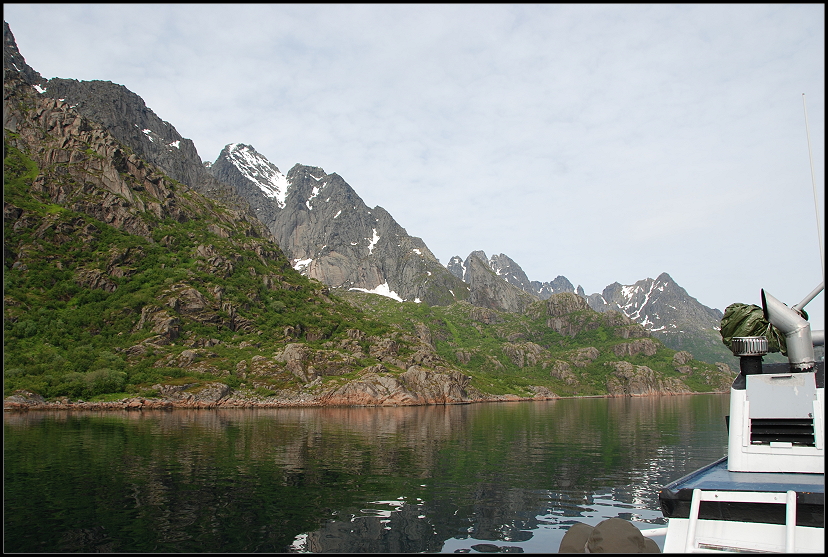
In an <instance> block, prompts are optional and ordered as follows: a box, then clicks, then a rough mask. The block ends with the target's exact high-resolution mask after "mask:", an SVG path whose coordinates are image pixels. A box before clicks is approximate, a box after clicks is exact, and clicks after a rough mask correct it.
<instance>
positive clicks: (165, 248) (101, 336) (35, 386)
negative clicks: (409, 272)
mask: <svg viewBox="0 0 828 557" xmlns="http://www.w3.org/2000/svg"><path fill="white" fill-rule="evenodd" d="M3 162H4V184H3V185H4V192H3V193H4V200H5V202H6V203H7V204H10V205H12V206H14V207H17V208H20V209H23V210H24V212H25V214H24V216H23V217H22V218H20V219H17V220H14V219H6V220H5V222H4V248H5V257H4V260H5V264H6V269H5V272H4V274H3V290H4V302H5V303H4V305H5V315H4V351H3V359H4V379H5V381H4V395H6V396H8V395H9V394H10V393H11V392H13V391H15V390H17V389H27V390H30V391H33V392H37V393H39V394H42V395H44V396H46V397H60V396H67V397H71V398H85V399H86V398H89V397H94V396H96V395H102V394H106V393H118V394H126V393H132V394H137V393H141V392H145V391H146V390H147V389H148V388H149V386H151V385H152V384H153V383H157V382H160V381H168V380H170V379H179V380H181V381H182V382H184V381H204V380H213V379H215V380H221V381H223V382H225V383H227V384H229V385H231V386H238V385H239V383H240V381H239V380H238V379H237V378H236V377H235V369H236V365H237V364H238V363H239V361H241V360H242V359H245V358H248V359H249V358H251V357H252V356H254V355H257V354H260V353H265V354H269V353H272V352H273V350H275V349H276V348H277V347H279V345H280V344H281V345H283V344H284V341H285V338H284V333H283V332H282V331H283V330H284V329H285V328H290V330H291V331H292V333H291V334H292V335H294V336H295V337H296V340H301V341H305V342H307V343H308V344H310V345H319V344H320V343H321V342H323V341H324V340H329V339H335V338H343V337H345V335H346V331H347V329H354V328H355V329H359V330H362V331H363V332H364V333H365V334H367V335H377V334H382V333H384V332H386V331H387V327H386V326H385V325H383V324H381V323H379V322H377V321H376V320H373V319H371V318H367V317H365V316H364V315H362V314H361V312H359V311H357V310H356V309H355V308H353V307H352V306H350V305H348V304H344V303H342V302H339V301H337V300H336V299H332V298H328V297H327V296H325V295H324V292H325V291H326V289H325V288H324V287H323V286H322V285H320V284H319V283H317V282H315V281H311V280H309V279H307V278H306V277H303V276H302V275H300V274H299V273H297V272H296V271H294V270H293V269H292V268H290V266H289V264H288V262H287V260H286V258H285V257H284V255H282V253H281V251H279V250H278V248H277V247H276V246H275V245H272V244H270V245H269V246H268V245H267V243H266V242H264V241H258V242H252V241H249V239H247V238H244V237H239V236H238V235H231V236H230V237H223V236H219V235H217V234H215V233H213V232H211V231H210V227H209V224H210V223H209V222H203V221H196V220H189V221H187V222H184V223H179V222H175V221H172V220H170V219H167V220H165V221H161V222H158V223H157V225H156V227H155V228H154V230H153V231H152V238H151V239H150V238H144V237H141V236H135V235H130V234H127V233H125V232H123V231H121V230H118V229H117V228H114V227H112V226H110V225H108V224H105V223H103V222H100V221H98V220H96V219H94V218H92V217H90V216H88V215H86V214H83V213H79V212H75V211H72V210H71V209H68V208H66V207H63V206H60V205H56V204H54V203H50V202H49V201H48V200H42V199H39V198H38V197H37V196H36V195H33V194H32V192H31V190H30V187H31V184H32V181H33V180H34V178H35V177H36V176H37V175H38V174H39V170H38V168H37V165H36V164H35V162H34V161H33V160H32V159H30V158H29V157H27V156H26V155H24V154H23V153H22V152H20V151H19V150H18V149H16V148H15V147H13V146H11V145H8V144H6V143H5V142H4V161H3ZM198 246H209V247H210V248H211V250H212V251H211V253H215V254H217V256H216V257H218V258H221V259H222V260H223V261H226V262H227V263H229V264H228V265H225V266H224V267H223V268H222V269H221V271H222V272H224V273H225V274H223V275H220V276H217V274H216V272H217V270H216V268H214V267H213V266H212V265H211V264H210V262H209V261H208V259H209V258H205V257H199V256H198V255H197V248H198ZM257 247H258V248H261V247H264V248H265V249H269V251H270V253H268V254H267V255H268V256H267V257H266V258H265V257H262V256H260V255H259V253H257V252H256V248H257ZM259 251H260V252H261V249H260V250H259ZM231 254H232V255H231ZM15 261H17V263H16V264H14V263H15ZM13 264H14V265H13ZM264 277H267V278H268V280H269V281H270V282H276V283H278V287H275V288H274V287H268V286H266V281H265V280H264ZM184 288H192V289H195V290H197V291H198V292H199V293H200V294H202V295H203V296H204V297H205V298H210V297H213V296H214V294H211V289H212V291H213V292H215V289H216V288H220V290H221V301H222V305H221V307H222V308H225V309H220V310H218V311H217V312H216V314H215V315H212V316H211V315H207V316H199V315H193V316H192V317H191V318H186V317H184V316H181V317H180V319H181V322H180V324H179V327H180V330H179V331H178V334H179V336H180V340H178V342H173V343H171V344H170V345H168V346H164V350H165V353H166V352H171V353H172V354H180V353H181V352H182V351H184V350H185V349H187V347H188V346H187V341H188V340H195V339H199V338H201V339H204V338H207V339H215V340H217V341H218V342H217V343H216V345H215V346H213V347H212V348H211V353H212V354H214V355H213V356H211V357H209V358H208V359H209V362H208V363H210V364H212V367H213V368H215V369H214V371H213V372H212V373H210V372H201V373H199V372H191V371H185V370H183V369H181V368H178V367H169V366H159V367H156V366H157V364H156V361H155V358H153V357H152V356H153V353H152V352H153V350H154V348H153V347H152V346H151V345H148V346H150V348H149V352H148V353H147V354H145V357H143V358H134V357H133V358H130V357H129V356H128V355H127V354H126V350H127V349H128V348H129V347H132V346H135V345H137V344H139V343H141V342H142V341H146V340H148V339H151V337H153V336H156V333H153V331H152V330H151V329H150V327H149V326H148V325H145V326H144V327H140V328H139V327H137V325H138V323H139V321H140V318H141V315H142V309H143V308H145V307H148V306H150V307H151V306H158V305H160V304H161V303H163V301H164V300H165V298H167V297H168V296H166V295H167V294H169V293H170V292H175V291H176V290H181V289H184ZM227 308H232V311H237V312H238V314H239V315H240V316H243V318H244V319H245V320H248V321H249V322H250V326H248V327H244V328H239V327H233V326H231V324H230V322H231V319H230V316H229V315H228V309H227ZM234 329H235V330H234ZM245 341H247V343H248V344H249V345H250V347H249V348H239V346H241V345H244V343H245ZM254 345H255V347H254ZM268 349H269V350H268Z"/></svg>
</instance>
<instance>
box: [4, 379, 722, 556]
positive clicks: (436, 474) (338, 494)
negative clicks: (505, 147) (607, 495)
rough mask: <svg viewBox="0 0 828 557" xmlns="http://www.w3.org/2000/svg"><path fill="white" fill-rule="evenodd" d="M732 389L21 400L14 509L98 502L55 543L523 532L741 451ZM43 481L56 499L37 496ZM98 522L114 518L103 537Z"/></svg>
mask: <svg viewBox="0 0 828 557" xmlns="http://www.w3.org/2000/svg"><path fill="white" fill-rule="evenodd" d="M726 402H727V399H726V397H721V396H717V395H700V396H683V397H661V398H636V399H588V400H569V399H567V400H558V401H551V402H524V403H502V404H500V403H487V404H475V405H461V406H427V407H413V408H412V407H407V408H306V409H301V408H292V409H259V410H207V411H205V410H194V411H187V410H175V411H172V412H163V411H157V412H155V411H150V412H147V411H144V412H124V413H118V414H115V413H111V412H110V413H93V412H89V413H80V412H73V413H38V412H30V413H28V414H19V415H10V416H5V419H4V424H5V431H6V434H7V435H6V501H7V504H6V513H5V515H6V516H7V517H9V512H8V511H9V510H10V507H13V508H14V510H15V511H17V512H18V515H17V516H16V518H7V519H6V524H5V525H6V532H7V533H8V532H10V527H11V526H14V527H15V528H18V527H22V528H23V530H24V531H27V530H32V527H31V526H27V525H31V524H37V523H38V521H40V522H43V521H45V520H47V518H46V516H47V513H58V514H57V515H55V516H63V514H65V513H68V512H73V510H74V511H77V509H78V507H81V508H82V509H86V511H85V512H86V514H84V515H83V516H84V517H85V518H84V519H83V520H77V519H75V520H74V522H73V523H72V526H71V527H69V526H68V522H69V521H68V520H67V524H64V525H61V524H54V525H53V526H55V527H56V530H55V532H54V533H53V534H49V535H47V536H46V538H48V539H47V540H46V542H45V543H46V545H45V546H44V545H43V544H42V543H40V542H38V544H39V545H38V547H39V548H41V550H51V549H53V550H62V551H72V550H74V551H77V550H94V547H106V548H108V549H110V550H113V551H135V550H146V551H177V552H180V551H283V550H287V549H288V548H289V547H290V546H291V544H293V543H294V542H296V543H300V544H304V546H305V547H306V550H311V551H314V552H316V551H349V552H360V551H366V552H367V551H383V552H415V551H436V550H439V548H440V547H441V544H442V542H441V540H446V539H449V538H452V537H455V536H461V537H462V536H468V537H472V538H474V539H477V540H493V541H495V540H499V541H510V540H514V541H520V540H521V538H524V539H525V538H526V536H531V531H532V530H533V529H535V528H537V527H538V518H537V517H538V516H553V517H560V519H561V520H565V519H567V518H570V519H571V518H575V519H577V517H578V516H581V515H582V514H583V513H584V512H585V509H588V508H589V506H590V505H592V504H593V501H592V498H593V496H594V494H595V493H596V492H597V491H601V490H603V492H607V490H610V491H611V492H612V493H613V498H618V500H620V501H624V502H626V503H629V504H631V505H633V506H636V505H638V506H639V507H647V506H652V508H656V499H655V490H656V489H657V488H658V487H659V486H660V485H662V484H663V483H666V481H668V480H671V479H673V478H674V477H676V476H677V475H680V474H683V473H684V471H687V470H690V469H693V468H695V467H698V466H700V465H702V464H704V463H706V462H708V461H710V460H712V459H713V458H715V457H717V456H719V455H721V454H723V451H724V446H725V443H726V439H725V434H724V419H723V417H722V416H723V414H724V412H725V410H726ZM699 447H704V449H703V450H699V449H698V448H699ZM24 451H25V454H26V455H27V456H26V457H25V458H24V457H23V454H24ZM712 453H715V454H712ZM18 457H19V458H18ZM38 462H39V463H40V465H36V464H35V463H38ZM10 467H11V470H9V468H10ZM10 480H11V482H12V483H11V486H12V487H11V488H9V485H10V484H9V481H10ZM81 486H87V487H88V489H86V490H83V489H82V488H81ZM101 486H105V487H101ZM27 490H28V491H27ZM56 493H57V495H56ZM10 496H11V501H13V502H14V503H11V504H10V503H9V501H10ZM38 496H39V497H40V498H41V500H42V501H45V502H47V504H46V505H41V506H34V505H26V504H25V500H24V497H28V498H30V500H32V499H31V498H32V497H35V498H36V497H38ZM68 501H71V502H72V503H71V504H69V503H67V502H68ZM395 501H396V502H399V504H396V506H395V505H393V504H391V503H388V502H395ZM372 502H374V503H372ZM382 502H386V503H382ZM93 509H94V512H93ZM61 513H63V514H61ZM90 513H91V514H90ZM82 514H83V513H82ZM95 517H96V518H95ZM52 522H53V521H52ZM101 527H103V532H105V534H100V528H101ZM84 528H86V529H87V530H89V529H93V530H94V529H95V528H97V530H94V531H95V532H99V534H98V535H97V538H95V540H94V547H92V546H91V545H90V544H92V543H93V542H83V541H82V540H84V539H88V538H89V536H86V537H84V536H83V535H81V534H82V532H83V531H84ZM304 534H306V536H305V537H301V535H304ZM27 535H29V534H25V533H24V534H23V538H25V539H29V538H26V536H27ZM297 536H300V538H298V541H297ZM7 537H8V536H7ZM25 539H24V540H22V542H21V543H23V544H24V545H25V543H27V542H26V541H25ZM34 539H35V534H33V533H32V534H31V539H29V541H31V540H34ZM67 540H68V541H67ZM72 540H74V541H72ZM78 540H81V541H80V542H79V541H78ZM136 540H139V541H136ZM73 544H74V545H75V546H76V548H75V549H72V547H73ZM8 549H9V548H8V547H7V550H8Z"/></svg>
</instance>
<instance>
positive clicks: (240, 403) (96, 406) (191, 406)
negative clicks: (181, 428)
mask: <svg viewBox="0 0 828 557" xmlns="http://www.w3.org/2000/svg"><path fill="white" fill-rule="evenodd" d="M727 393H728V391H709V392H687V393H670V392H659V393H648V394H624V395H613V394H605V395H575V396H554V397H550V396H532V397H520V396H517V395H492V397H491V398H485V399H479V400H457V401H434V402H412V403H411V404H405V403H399V402H394V403H382V402H380V403H377V404H341V403H334V404H327V403H326V402H325V401H324V400H318V399H312V400H307V401H256V400H244V399H234V398H227V399H223V400H218V401H188V400H170V399H155V398H144V397H131V398H125V399H121V400H116V401H106V402H88V401H77V402H63V401H52V402H37V401H31V402H13V401H12V402H10V401H7V400H6V401H4V402H3V412H28V411H43V410H54V411H61V410H127V411H136V410H137V411H140V410H170V411H171V410H176V409H183V410H220V409H245V408H250V409H261V408H405V407H414V406H456V405H466V404H481V403H490V402H545V401H555V400H571V399H590V398H655V397H677V396H691V395H715V394H727Z"/></svg>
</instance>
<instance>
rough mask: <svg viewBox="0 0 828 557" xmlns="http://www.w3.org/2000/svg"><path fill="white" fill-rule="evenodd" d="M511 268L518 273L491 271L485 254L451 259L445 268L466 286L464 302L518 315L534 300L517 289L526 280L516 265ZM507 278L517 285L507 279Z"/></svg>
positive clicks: (477, 252)
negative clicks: (466, 296)
mask: <svg viewBox="0 0 828 557" xmlns="http://www.w3.org/2000/svg"><path fill="white" fill-rule="evenodd" d="M501 255H502V254H501ZM503 257H505V256H503ZM506 259H508V258H506ZM509 261H511V259H509ZM515 267H516V268H517V270H519V273H518V274H506V275H501V274H500V273H499V272H498V270H496V269H494V268H492V266H491V264H490V261H489V259H488V258H487V257H486V253H485V252H483V251H473V252H472V253H470V254H469V256H468V257H467V258H466V260H465V261H462V260H461V259H460V258H459V257H458V256H454V257H452V258H451V259H450V260H449V262H448V265H447V267H446V268H447V269H448V271H449V272H450V273H451V274H452V275H454V276H455V277H457V278H459V279H461V280H463V282H465V283H467V284H468V285H469V286H468V288H469V300H468V301H469V302H470V303H472V304H473V305H476V306H481V307H485V308H491V309H500V310H505V311H511V312H518V313H519V312H522V311H523V310H524V309H525V308H526V307H527V306H528V305H529V304H531V303H532V302H534V301H536V300H537V299H538V298H537V297H536V296H534V295H532V294H531V293H529V292H526V291H524V290H523V289H522V288H521V287H520V286H519V285H520V284H528V282H529V281H528V280H526V275H525V274H524V273H523V270H521V269H520V267H517V265H515ZM507 276H508V277H509V278H511V279H512V280H513V281H515V282H517V283H518V284H514V283H512V282H510V281H509V280H507V278H506V277H507ZM521 280H523V282H521Z"/></svg>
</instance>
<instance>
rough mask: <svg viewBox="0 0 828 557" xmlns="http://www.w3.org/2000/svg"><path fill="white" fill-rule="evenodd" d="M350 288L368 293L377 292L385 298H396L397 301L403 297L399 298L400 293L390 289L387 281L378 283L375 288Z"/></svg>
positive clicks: (400, 300)
mask: <svg viewBox="0 0 828 557" xmlns="http://www.w3.org/2000/svg"><path fill="white" fill-rule="evenodd" d="M350 290H358V291H360V292H367V293H369V294H379V295H380V296H385V297H386V298H392V299H394V300H397V301H398V302H402V301H403V299H402V298H400V295H399V294H397V293H396V292H394V291H393V290H391V287H390V286H388V281H386V282H384V283H382V284H380V285H379V286H377V287H376V288H373V289H371V290H368V289H367V288H351V289H350Z"/></svg>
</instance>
